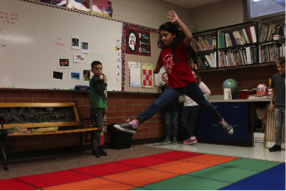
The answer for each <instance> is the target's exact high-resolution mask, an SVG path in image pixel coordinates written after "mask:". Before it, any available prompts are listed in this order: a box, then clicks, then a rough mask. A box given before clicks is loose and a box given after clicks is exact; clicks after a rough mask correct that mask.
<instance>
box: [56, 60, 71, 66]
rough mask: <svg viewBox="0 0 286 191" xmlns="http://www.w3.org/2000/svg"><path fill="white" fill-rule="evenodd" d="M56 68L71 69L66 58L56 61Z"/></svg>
mask: <svg viewBox="0 0 286 191" xmlns="http://www.w3.org/2000/svg"><path fill="white" fill-rule="evenodd" d="M58 68H71V65H70V60H69V59H67V58H60V59H58Z"/></svg>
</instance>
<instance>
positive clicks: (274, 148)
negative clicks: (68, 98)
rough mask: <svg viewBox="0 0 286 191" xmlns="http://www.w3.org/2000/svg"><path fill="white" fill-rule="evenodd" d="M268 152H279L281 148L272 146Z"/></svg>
mask: <svg viewBox="0 0 286 191" xmlns="http://www.w3.org/2000/svg"><path fill="white" fill-rule="evenodd" d="M269 151H270V152H275V151H281V146H279V145H274V146H273V147H272V148H270V149H269Z"/></svg>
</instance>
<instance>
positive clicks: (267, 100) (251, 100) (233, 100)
mask: <svg viewBox="0 0 286 191" xmlns="http://www.w3.org/2000/svg"><path fill="white" fill-rule="evenodd" d="M270 100H271V99H267V98H259V99H232V100H223V99H217V100H215V99H214V100H209V102H211V103H219V102H226V103H227V102H228V103H234V102H270Z"/></svg>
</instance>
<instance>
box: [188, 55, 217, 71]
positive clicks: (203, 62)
mask: <svg viewBox="0 0 286 191" xmlns="http://www.w3.org/2000/svg"><path fill="white" fill-rule="evenodd" d="M191 68H194V69H196V70H204V69H210V68H216V52H213V53H211V54H207V55H198V64H196V63H194V62H191Z"/></svg>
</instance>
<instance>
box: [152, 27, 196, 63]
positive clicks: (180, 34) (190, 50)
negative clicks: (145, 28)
mask: <svg viewBox="0 0 286 191" xmlns="http://www.w3.org/2000/svg"><path fill="white" fill-rule="evenodd" d="M161 30H164V31H167V32H169V33H171V34H172V35H174V34H176V37H175V38H174V40H173V42H172V43H171V44H170V48H171V51H172V54H173V58H174V59H175V60H176V61H179V59H178V57H177V56H176V54H175V49H176V48H177V47H178V45H179V43H180V42H182V41H183V40H184V39H185V35H184V33H183V32H182V31H181V30H180V29H179V27H178V25H176V24H174V23H171V22H167V23H165V24H162V25H161V26H160V27H159V32H160V31H161ZM157 45H158V47H159V48H161V49H163V48H164V47H165V45H164V43H163V42H162V41H161V37H160V36H159V38H158V41H157ZM187 56H188V60H187V61H188V63H189V64H191V59H192V60H193V62H194V63H198V57H197V54H196V52H195V51H194V49H193V48H192V46H189V47H188V54H187ZM160 57H161V54H160V56H159V59H158V61H157V65H158V64H160Z"/></svg>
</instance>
